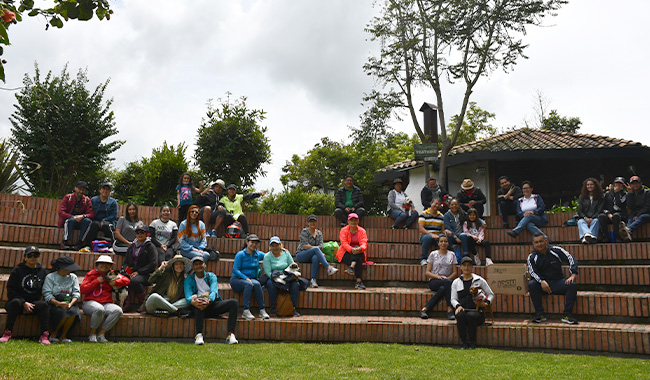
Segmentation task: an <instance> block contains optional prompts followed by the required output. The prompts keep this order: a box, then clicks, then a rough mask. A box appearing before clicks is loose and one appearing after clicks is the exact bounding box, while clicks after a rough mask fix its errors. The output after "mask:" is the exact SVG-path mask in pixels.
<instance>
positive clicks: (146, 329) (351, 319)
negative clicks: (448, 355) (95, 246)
mask: <svg viewBox="0 0 650 380" xmlns="http://www.w3.org/2000/svg"><path fill="white" fill-rule="evenodd" d="M6 317H7V316H6V313H5V312H4V310H0V325H2V326H4V324H5V322H6ZM89 330H90V319H89V318H85V317H84V318H82V321H81V323H80V324H79V326H77V327H75V328H74V329H73V330H72V331H71V336H72V337H73V339H75V340H77V339H78V340H85V339H86V337H87V336H88V333H89ZM194 331H195V330H194V321H193V320H192V319H180V318H169V319H166V318H155V317H151V316H146V315H140V314H133V313H127V314H124V315H123V316H122V318H121V319H120V320H119V321H118V323H117V325H116V326H115V328H113V329H112V330H111V331H110V332H109V334H108V335H109V338H110V339H115V340H143V339H144V340H146V339H152V338H154V339H162V340H182V341H191V339H193V337H194ZM39 334H40V331H39V327H38V320H37V318H36V317H35V316H21V317H20V318H19V319H18V321H17V323H16V325H15V327H14V336H16V337H25V336H28V337H37V336H38V335H39ZM236 335H237V339H239V341H240V342H241V343H247V342H254V341H285V342H287V341H291V342H328V343H339V342H373V343H401V344H435V345H454V346H456V345H458V344H460V341H459V338H458V333H457V330H456V323H455V322H453V321H448V320H443V319H427V320H422V319H420V318H413V317H410V318H409V317H382V316H372V317H369V316H346V317H341V316H328V315H303V316H301V317H294V318H283V319H280V318H274V319H271V320H265V321H262V320H259V319H256V320H253V321H244V320H241V319H240V320H239V321H238V324H237V330H236ZM204 336H205V339H206V342H207V343H208V344H210V343H221V342H223V339H224V338H225V336H226V320H225V319H223V318H219V319H206V320H205V328H204ZM477 344H478V345H479V346H482V347H492V348H514V349H535V350H539V349H552V350H571V351H576V350H577V351H593V352H611V353H617V354H621V353H625V354H641V355H648V354H650V326H648V325H636V324H623V323H596V322H581V323H580V324H579V325H577V326H568V325H566V324H562V323H559V322H558V321H550V322H547V323H544V324H539V325H537V324H533V323H531V322H530V321H529V320H523V319H521V318H518V319H496V320H495V322H494V324H492V325H486V326H481V327H479V329H478V336H477Z"/></svg>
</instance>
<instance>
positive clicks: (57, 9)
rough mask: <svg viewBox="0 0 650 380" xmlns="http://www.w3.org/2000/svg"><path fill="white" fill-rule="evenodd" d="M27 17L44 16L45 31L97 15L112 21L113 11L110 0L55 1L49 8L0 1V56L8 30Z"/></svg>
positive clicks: (0, 69) (0, 74) (28, 1)
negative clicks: (24, 15)
mask: <svg viewBox="0 0 650 380" xmlns="http://www.w3.org/2000/svg"><path fill="white" fill-rule="evenodd" d="M27 11H29V12H28V13H27V16H30V17H34V16H44V17H45V19H46V20H48V23H47V24H45V29H48V28H49V26H50V25H52V26H53V27H56V28H63V20H65V21H68V20H70V19H73V20H74V19H77V20H80V21H87V20H90V19H92V18H93V15H97V18H98V19H100V20H103V19H104V18H105V19H107V20H110V19H111V14H113V10H112V9H110V6H109V4H108V0H54V6H52V7H49V8H38V7H34V0H21V1H20V2H19V3H18V4H17V2H16V1H15V0H0V17H2V19H1V20H0V56H2V53H3V48H2V46H1V45H5V46H8V45H9V34H8V28H9V26H10V25H11V24H17V23H19V22H20V21H22V20H23V13H24V12H27ZM4 63H6V62H5V60H0V80H2V81H3V82H4V81H5V72H4V66H3V64H4Z"/></svg>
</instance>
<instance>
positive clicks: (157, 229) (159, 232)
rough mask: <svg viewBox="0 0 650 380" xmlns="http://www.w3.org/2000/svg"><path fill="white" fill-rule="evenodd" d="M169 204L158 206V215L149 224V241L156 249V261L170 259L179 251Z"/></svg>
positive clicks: (175, 228) (176, 232)
mask: <svg viewBox="0 0 650 380" xmlns="http://www.w3.org/2000/svg"><path fill="white" fill-rule="evenodd" d="M171 217H172V208H171V206H170V205H163V206H162V207H160V217H159V218H158V219H156V220H154V221H153V222H151V224H150V225H149V235H150V236H151V243H153V245H154V246H155V247H156V251H158V262H159V263H162V262H163V261H167V260H170V259H171V258H172V257H174V256H175V255H176V253H177V252H178V251H179V249H180V247H179V243H178V226H177V225H176V222H174V221H173V220H172V219H171Z"/></svg>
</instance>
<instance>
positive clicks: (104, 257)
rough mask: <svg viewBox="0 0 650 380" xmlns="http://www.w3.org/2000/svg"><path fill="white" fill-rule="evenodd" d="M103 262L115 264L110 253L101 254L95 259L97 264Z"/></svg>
mask: <svg viewBox="0 0 650 380" xmlns="http://www.w3.org/2000/svg"><path fill="white" fill-rule="evenodd" d="M101 263H105V264H111V265H113V264H115V263H114V262H113V259H111V257H110V256H109V255H101V256H99V257H98V258H97V260H95V265H96V264H101Z"/></svg>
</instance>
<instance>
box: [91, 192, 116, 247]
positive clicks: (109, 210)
mask: <svg viewBox="0 0 650 380" xmlns="http://www.w3.org/2000/svg"><path fill="white" fill-rule="evenodd" d="M112 188H113V184H112V183H110V182H104V183H102V186H101V187H100V188H99V195H95V196H94V197H92V198H90V202H91V203H92V206H93V212H94V214H95V215H94V216H93V218H92V222H91V223H90V226H89V227H88V229H87V230H86V235H85V236H84V237H83V241H84V246H86V247H89V246H90V245H91V244H92V242H93V240H96V239H97V235H98V234H99V231H102V233H103V234H104V240H106V241H108V242H109V243H112V242H113V240H114V239H115V237H114V236H113V230H114V229H115V223H117V201H116V200H115V198H113V197H111V190H112Z"/></svg>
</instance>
